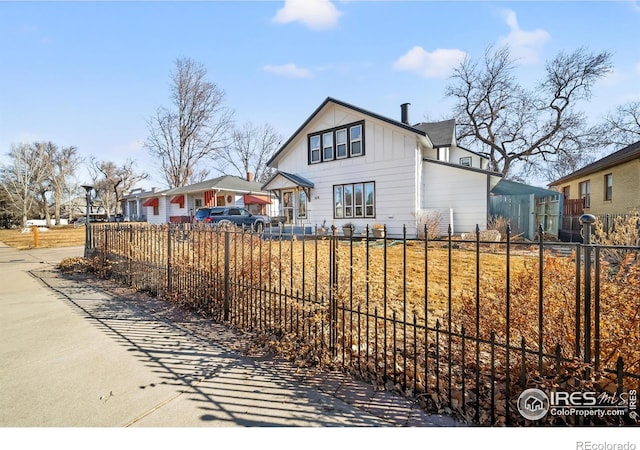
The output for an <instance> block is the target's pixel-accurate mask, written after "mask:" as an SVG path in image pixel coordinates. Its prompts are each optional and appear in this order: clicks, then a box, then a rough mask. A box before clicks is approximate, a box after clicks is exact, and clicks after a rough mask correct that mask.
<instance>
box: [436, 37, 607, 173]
mask: <svg viewBox="0 0 640 450" xmlns="http://www.w3.org/2000/svg"><path fill="white" fill-rule="evenodd" d="M515 69H516V61H515V60H513V59H511V56H510V54H509V50H508V48H506V47H503V48H500V49H498V50H496V51H494V50H493V48H491V47H490V48H489V49H487V51H486V52H485V55H484V61H483V65H479V64H478V63H476V62H474V61H472V60H471V59H470V58H467V59H465V60H464V61H463V62H462V63H461V64H460V65H459V66H458V67H457V68H456V69H455V71H454V74H453V75H452V82H451V84H450V85H449V86H448V87H447V91H446V94H447V96H448V97H453V98H455V99H456V100H457V104H456V106H455V113H456V119H457V123H458V130H457V131H458V133H459V136H458V139H459V140H460V141H461V142H462V143H464V144H465V145H466V146H468V147H469V148H472V149H474V148H475V149H476V150H477V151H478V152H480V153H483V154H485V155H486V156H487V157H488V158H489V160H490V169H492V170H494V171H497V172H501V173H503V174H504V175H509V174H510V173H511V171H512V169H513V167H514V166H520V168H521V169H522V170H524V171H525V174H526V173H533V172H538V171H539V170H540V167H541V165H540V164H539V163H540V162H541V161H540V160H542V161H547V162H550V163H553V162H560V161H563V158H564V156H565V155H568V154H571V153H573V154H576V153H577V152H578V151H579V152H583V153H589V152H592V151H594V150H595V149H596V148H597V144H598V143H599V142H600V141H599V139H597V131H598V128H597V127H595V126H594V127H588V126H587V125H586V122H587V121H586V118H585V115H584V114H583V113H582V112H580V111H578V110H576V108H575V105H577V104H579V102H580V101H582V100H588V99H589V98H590V95H591V88H592V86H593V85H594V83H595V82H596V81H597V80H599V79H600V78H602V77H603V76H604V75H606V73H607V72H609V71H610V69H611V55H610V53H609V52H606V51H605V52H600V53H595V54H594V53H589V52H587V50H585V49H583V48H580V49H578V50H576V51H574V52H573V53H569V54H567V53H564V52H561V53H559V54H558V55H557V56H556V57H555V58H554V59H553V60H551V61H549V62H547V64H546V68H545V72H546V75H545V77H544V79H543V80H542V81H541V82H540V83H539V84H538V86H536V87H535V88H534V89H532V90H527V89H525V88H524V87H522V86H521V85H520V84H518V82H517V79H516V76H515V74H514V71H515Z"/></svg>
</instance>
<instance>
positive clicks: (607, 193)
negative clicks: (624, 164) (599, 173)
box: [604, 173, 613, 201]
mask: <svg viewBox="0 0 640 450" xmlns="http://www.w3.org/2000/svg"><path fill="white" fill-rule="evenodd" d="M604 199H605V201H611V200H613V174H611V173H608V174H606V175H605V176H604Z"/></svg>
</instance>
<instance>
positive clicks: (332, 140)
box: [308, 121, 365, 164]
mask: <svg viewBox="0 0 640 450" xmlns="http://www.w3.org/2000/svg"><path fill="white" fill-rule="evenodd" d="M363 131H364V121H361V122H356V123H352V124H349V125H346V126H345V125H343V126H340V127H336V128H332V129H329V130H322V131H320V132H317V133H314V134H310V135H309V136H308V140H309V164H317V163H320V162H328V161H334V160H336V159H344V158H352V157H357V156H363V155H364V152H365V146H364V135H363Z"/></svg>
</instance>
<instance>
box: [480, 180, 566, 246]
mask: <svg viewBox="0 0 640 450" xmlns="http://www.w3.org/2000/svg"><path fill="white" fill-rule="evenodd" d="M562 202H563V197H562V193H560V192H556V191H551V190H549V189H544V188H540V187H536V186H530V185H528V184H522V183H516V182H514V181H509V180H500V181H499V182H498V184H496V185H495V187H494V188H493V189H492V190H491V193H490V197H489V216H491V217H503V218H505V219H507V220H509V223H510V224H511V232H512V234H520V233H522V234H523V235H524V237H525V238H527V239H531V240H534V239H535V238H536V232H537V229H538V225H542V229H543V230H544V232H545V234H547V235H550V236H554V237H558V233H559V231H560V221H561V217H560V213H561V212H562Z"/></svg>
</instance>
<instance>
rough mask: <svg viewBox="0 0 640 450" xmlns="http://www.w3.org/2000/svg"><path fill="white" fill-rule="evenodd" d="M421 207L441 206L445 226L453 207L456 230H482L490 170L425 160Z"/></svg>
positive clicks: (433, 207)
mask: <svg viewBox="0 0 640 450" xmlns="http://www.w3.org/2000/svg"><path fill="white" fill-rule="evenodd" d="M422 167H423V168H422V195H423V197H422V198H423V200H422V205H421V206H422V209H424V210H438V211H440V214H441V218H442V224H441V225H442V228H443V229H444V230H446V227H447V225H448V223H449V210H453V232H454V233H464V232H472V231H475V228H476V224H478V225H479V226H480V229H481V230H484V229H486V226H487V176H488V175H487V174H483V173H478V172H474V171H470V170H461V169H457V168H455V167H448V166H445V165H442V164H436V163H430V162H428V161H425V162H424V164H423V166H422Z"/></svg>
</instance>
